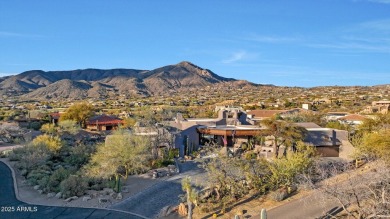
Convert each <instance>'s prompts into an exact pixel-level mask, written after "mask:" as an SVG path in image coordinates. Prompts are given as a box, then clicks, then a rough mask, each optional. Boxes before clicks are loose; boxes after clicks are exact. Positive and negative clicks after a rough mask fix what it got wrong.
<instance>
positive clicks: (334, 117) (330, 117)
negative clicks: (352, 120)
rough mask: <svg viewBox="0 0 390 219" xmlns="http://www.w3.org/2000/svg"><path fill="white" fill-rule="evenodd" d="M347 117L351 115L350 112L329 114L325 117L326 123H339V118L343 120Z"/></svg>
mask: <svg viewBox="0 0 390 219" xmlns="http://www.w3.org/2000/svg"><path fill="white" fill-rule="evenodd" d="M346 115H349V113H348V112H328V113H326V115H325V119H326V121H337V120H338V119H339V118H342V117H344V116H346Z"/></svg>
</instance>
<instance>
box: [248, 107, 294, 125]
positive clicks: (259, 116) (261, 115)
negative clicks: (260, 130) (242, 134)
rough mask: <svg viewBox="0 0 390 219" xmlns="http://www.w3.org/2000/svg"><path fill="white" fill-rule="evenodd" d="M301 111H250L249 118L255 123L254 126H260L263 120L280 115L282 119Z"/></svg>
mask: <svg viewBox="0 0 390 219" xmlns="http://www.w3.org/2000/svg"><path fill="white" fill-rule="evenodd" d="M300 110H301V109H291V110H251V111H248V112H247V114H248V118H250V120H252V121H254V124H259V123H260V122H261V120H264V119H270V118H272V117H274V116H277V115H280V116H281V117H284V116H289V115H292V114H295V113H298V112H300Z"/></svg>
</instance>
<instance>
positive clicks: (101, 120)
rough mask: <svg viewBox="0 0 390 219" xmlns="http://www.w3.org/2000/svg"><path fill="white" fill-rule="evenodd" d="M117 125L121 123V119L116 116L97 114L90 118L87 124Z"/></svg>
mask: <svg viewBox="0 0 390 219" xmlns="http://www.w3.org/2000/svg"><path fill="white" fill-rule="evenodd" d="M96 124H98V125H119V124H123V120H122V119H120V118H118V117H116V116H108V115H104V114H103V115H98V116H94V117H92V118H90V119H89V120H88V121H87V125H96Z"/></svg>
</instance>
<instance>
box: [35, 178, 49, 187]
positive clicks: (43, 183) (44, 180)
mask: <svg viewBox="0 0 390 219" xmlns="http://www.w3.org/2000/svg"><path fill="white" fill-rule="evenodd" d="M49 179H50V176H49V175H44V176H43V177H42V178H41V179H38V180H37V184H38V185H39V186H40V187H41V188H46V187H47V184H48V182H49Z"/></svg>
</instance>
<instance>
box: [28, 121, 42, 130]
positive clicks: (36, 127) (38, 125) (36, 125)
mask: <svg viewBox="0 0 390 219" xmlns="http://www.w3.org/2000/svg"><path fill="white" fill-rule="evenodd" d="M30 128H32V129H34V130H39V129H40V128H41V123H40V122H32V123H30Z"/></svg>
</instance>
